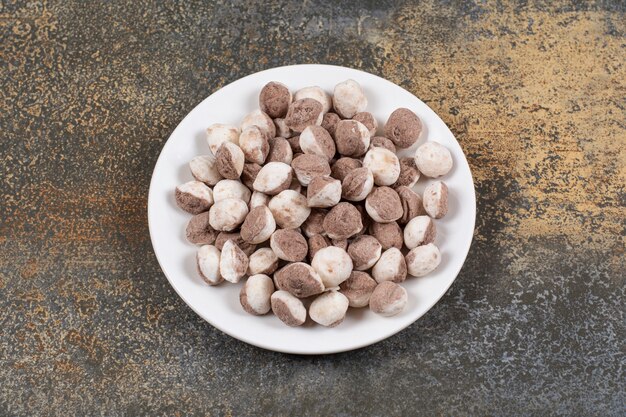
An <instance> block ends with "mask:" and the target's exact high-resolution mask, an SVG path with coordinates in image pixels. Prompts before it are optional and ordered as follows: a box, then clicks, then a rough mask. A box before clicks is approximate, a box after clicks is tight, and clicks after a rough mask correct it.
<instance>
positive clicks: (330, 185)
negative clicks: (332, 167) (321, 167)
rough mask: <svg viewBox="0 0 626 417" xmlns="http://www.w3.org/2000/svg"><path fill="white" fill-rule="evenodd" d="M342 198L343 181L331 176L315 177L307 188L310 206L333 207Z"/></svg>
mask: <svg viewBox="0 0 626 417" xmlns="http://www.w3.org/2000/svg"><path fill="white" fill-rule="evenodd" d="M339 200H341V181H339V180H336V179H334V178H331V177H315V178H313V180H311V183H310V184H309V186H308V188H307V204H308V205H309V207H333V206H335V205H336V204H337V203H339Z"/></svg>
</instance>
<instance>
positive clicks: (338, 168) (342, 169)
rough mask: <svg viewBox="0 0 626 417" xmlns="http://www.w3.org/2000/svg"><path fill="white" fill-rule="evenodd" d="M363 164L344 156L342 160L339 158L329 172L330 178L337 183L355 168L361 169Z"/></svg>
mask: <svg viewBox="0 0 626 417" xmlns="http://www.w3.org/2000/svg"><path fill="white" fill-rule="evenodd" d="M362 166H363V163H362V162H361V161H360V160H358V159H355V158H350V157H347V156H344V157H343V158H339V159H338V160H337V161H335V163H334V164H333V166H332V167H331V170H330V176H331V177H333V178H336V179H338V180H339V181H343V179H344V178H345V177H346V176H347V175H348V174H349V173H350V172H352V171H354V170H355V169H357V168H361V167H362Z"/></svg>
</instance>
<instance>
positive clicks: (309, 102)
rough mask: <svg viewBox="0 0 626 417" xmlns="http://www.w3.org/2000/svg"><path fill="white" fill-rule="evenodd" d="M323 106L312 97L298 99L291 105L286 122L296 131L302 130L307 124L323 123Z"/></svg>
mask: <svg viewBox="0 0 626 417" xmlns="http://www.w3.org/2000/svg"><path fill="white" fill-rule="evenodd" d="M323 110H324V108H323V106H322V104H321V103H320V102H319V101H317V100H313V99H312V98H303V99H301V100H296V101H294V102H293V103H291V104H290V105H289V110H288V111H287V116H286V117H285V123H286V124H287V126H289V128H290V129H292V130H293V131H294V132H302V131H303V130H304V129H305V128H306V127H307V126H311V125H318V126H319V125H320V124H322V118H323V117H324V114H323Z"/></svg>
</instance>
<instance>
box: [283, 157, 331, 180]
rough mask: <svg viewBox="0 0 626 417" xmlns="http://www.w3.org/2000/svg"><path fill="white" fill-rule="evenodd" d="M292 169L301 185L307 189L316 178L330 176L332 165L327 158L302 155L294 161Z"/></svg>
mask: <svg viewBox="0 0 626 417" xmlns="http://www.w3.org/2000/svg"><path fill="white" fill-rule="evenodd" d="M291 167H292V168H293V170H294V172H295V173H296V177H297V178H298V181H299V182H300V184H302V185H304V186H305V187H306V186H307V185H309V183H310V182H311V180H312V179H313V178H315V177H323V176H326V175H330V165H328V161H327V160H326V158H324V157H321V156H319V155H311V154H302V155H299V156H297V157H295V158H294V159H293V161H292V162H291Z"/></svg>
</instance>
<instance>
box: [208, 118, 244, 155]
mask: <svg viewBox="0 0 626 417" xmlns="http://www.w3.org/2000/svg"><path fill="white" fill-rule="evenodd" d="M239 133H240V131H239V128H238V127H236V126H231V125H224V124H221V123H215V124H213V125H211V126H209V128H208V129H207V130H206V140H207V143H208V144H209V149H210V150H211V152H212V153H213V155H215V154H216V153H217V150H218V149H219V148H220V146H221V145H222V143H224V142H232V143H234V144H235V145H239Z"/></svg>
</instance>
